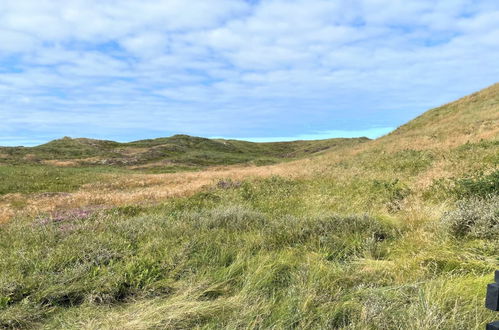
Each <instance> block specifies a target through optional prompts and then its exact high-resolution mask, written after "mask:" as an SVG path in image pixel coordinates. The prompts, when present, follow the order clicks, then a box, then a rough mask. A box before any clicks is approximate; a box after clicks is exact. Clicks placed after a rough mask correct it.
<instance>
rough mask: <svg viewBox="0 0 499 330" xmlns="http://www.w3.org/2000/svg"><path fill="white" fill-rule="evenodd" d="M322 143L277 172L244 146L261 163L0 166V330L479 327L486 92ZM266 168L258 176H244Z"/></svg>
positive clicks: (495, 221)
mask: <svg viewBox="0 0 499 330" xmlns="http://www.w3.org/2000/svg"><path fill="white" fill-rule="evenodd" d="M65 142H66V143H64V145H67V142H68V141H65ZM73 142H74V141H73V140H71V143H73ZM76 142H78V141H76ZM163 142H164V141H159V143H160V144H163V145H164V143H163ZM147 143H149V144H150V143H151V142H150V141H149V142H147ZM203 143H208V142H206V141H203ZM234 143H235V142H234ZM324 143H325V142H317V144H314V148H312V147H311V146H310V145H309V146H303V145H300V146H299V147H296V146H294V147H293V150H292V151H290V149H289V148H290V147H289V146H286V147H285V148H288V149H286V151H285V152H279V155H281V156H279V157H278V156H276V155H277V153H276V152H275V150H277V149H276V148H277V146H275V145H274V146H272V148H271V149H272V150H273V151H272V152H269V151H268V150H267V148H270V147H269V146H259V145H257V146H252V145H246V144H245V145H244V147H245V148H256V147H257V148H261V149H259V150H258V151H251V150H253V149H251V150H250V149H245V151H244V152H243V155H246V156H245V157H243V158H244V161H242V162H239V161H238V162H231V161H227V162H225V161H221V162H220V161H217V162H216V163H215V164H213V163H204V162H201V163H197V164H196V161H195V160H192V158H190V160H189V161H186V162H178V163H177V164H176V165H179V164H181V165H182V166H184V165H185V166H187V167H188V168H179V169H175V170H171V172H174V173H168V171H163V170H160V169H161V168H162V167H161V166H163V165H161V166H159V167H157V166H156V165H157V162H158V159H156V158H154V159H152V158H151V159H148V160H147V161H146V162H144V163H141V164H139V165H144V164H149V166H146V167H139V168H136V166H137V164H138V163H140V162H138V163H137V164H122V163H120V164H117V163H109V164H107V165H105V164H100V163H98V162H97V163H95V164H90V163H88V162H87V163H85V162H83V163H80V162H79V161H78V160H79V159H88V158H89V157H101V158H99V160H102V159H113V157H114V158H116V157H117V156H116V157H115V156H112V155H110V154H109V153H110V152H111V151H109V150H106V151H105V152H104V151H102V153H100V152H101V151H98V152H99V153H100V154H98V155H96V154H95V150H94V151H92V153H89V152H87V153H81V148H80V146H79V145H80V144H81V143H80V142H78V146H79V147H78V148H77V149H78V151H77V152H73V151H74V150H73V149H72V148H74V146H73V147H70V148H69V149H70V151H69V152H67V151H66V152H65V153H64V154H65V155H67V156H64V157H62V156H61V153H59V154H57V153H54V152H53V151H52V152H48V151H46V150H45V151H43V152H44V153H45V154H44V156H40V155H42V154H41V151H39V152H40V154H38V156H37V157H34V156H30V157H26V155H28V154H33V151H32V150H31V151H26V150H21V151H15V152H14V151H10V152H11V153H10V154H9V157H7V156H5V157H4V159H8V160H5V161H4V165H2V166H0V176H1V179H2V180H1V181H0V207H1V209H0V210H1V211H0V222H2V224H1V225H0V238H1V239H0V327H5V328H43V329H58V328H65V329H66V328H68V329H72V328H74V329H76V328H78V329H81V328H83V329H156V328H168V329H188V328H189V329H190V328H202V329H219V328H228V329H239V328H256V329H259V328H265V329H266V328H275V329H290V328H298V329H310V328H317V329H321V328H323V329H402V328H404V329H407V328H410V329H481V328H483V327H484V324H485V323H487V322H490V321H493V320H494V319H496V318H499V317H498V316H496V315H495V314H494V313H493V312H491V311H488V310H486V309H485V307H484V297H485V288H486V284H487V283H489V282H492V281H493V272H494V270H495V269H496V268H499V257H498V256H499V240H498V239H499V85H494V86H492V87H490V88H489V89H486V90H484V91H481V92H479V93H476V94H473V95H470V96H468V97H465V98H463V99H461V100H458V101H456V102H454V103H451V104H448V105H445V106H443V107H440V108H437V109H433V110H430V111H428V112H427V113H425V114H423V115H422V116H420V117H418V118H416V119H415V120H413V121H411V122H409V123H408V124H406V125H404V126H402V127H400V128H398V129H397V130H396V131H394V132H392V133H391V134H389V135H387V136H384V137H382V138H379V139H376V140H362V141H357V140H355V141H348V140H345V141H342V143H337V141H336V142H335V144H334V145H333V146H331V145H329V146H328V147H327V148H326V147H325V146H324V145H322V144H324ZM111 144H112V143H111ZM217 146H218V144H217ZM53 147H54V148H56V149H57V145H56V146H53ZM143 147H144V146H143V145H134V146H130V148H143ZM150 147H151V146H150V145H148V148H150ZM281 147H284V145H279V148H281ZM112 148H117V147H116V145H114V144H112ZM119 148H121V147H119ZM196 148H197V147H194V148H193V149H192V152H193V153H195V149H196ZM238 148H239V149H238V150H239V151H240V150H241V148H242V147H241V146H239V147H238ZM94 149H95V148H94ZM262 149H265V150H264V151H262ZM71 150H73V151H71ZM97 150H102V149H101V147H99V148H97ZM113 150H115V149H113ZM239 151H238V154H237V155H238V158H239V159H241V155H242V154H241V153H240V152H239ZM136 152H137V150H136V149H134V153H135V154H136ZM143 152H146V151H144V150H143ZM262 152H263V153H262ZM3 153H6V151H3ZM16 153H17V154H19V153H22V155H21V156H19V157H17V158H16V157H12V155H13V154H16ZM208 153H209V152H208ZM290 153H291V154H293V153H294V154H293V157H282V155H284V154H286V155H290ZM124 154H125V153H124V152H121V154H120V155H121V156H119V157H118V158H123V155H124ZM54 155H56V156H54ZM262 155H263V156H262ZM269 155H271V156H269ZM264 156H265V157H271V158H273V161H272V163H271V165H264V164H265V163H258V162H257V163H255V162H253V161H252V159H261V157H264ZM78 157H80V158H78ZM178 157H180V158H182V157H184V156H182V154H179V156H178ZM185 157H186V156H185ZM224 157H225V156H224ZM252 157H253V158H252ZM34 159H36V162H35V161H34ZM219 159H223V157H222V158H219ZM229 159H233V158H232V156H230V157H229ZM47 160H51V161H52V163H47V162H46V161H47ZM64 161H71V162H73V163H71V164H68V163H64V164H62V163H57V162H64ZM150 164H155V165H154V166H152V168H156V172H154V171H153V172H151V170H150V168H151V166H150ZM257 165H261V166H257ZM193 167H196V170H195V171H192V169H193ZM158 168H160V169H158ZM158 172H159V173H158Z"/></svg>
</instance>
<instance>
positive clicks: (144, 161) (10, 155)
mask: <svg viewBox="0 0 499 330" xmlns="http://www.w3.org/2000/svg"><path fill="white" fill-rule="evenodd" d="M366 141H369V139H368V138H355V139H327V140H315V141H293V142H272V143H254V142H247V141H239V140H224V139H207V138H201V137H194V136H188V135H174V136H172V137H166V138H157V139H149V140H140V141H134V142H128V143H119V142H114V141H107V140H94V139H86V138H70V137H64V138H62V139H58V140H54V141H51V142H48V143H46V144H42V145H39V146H36V147H1V148H0V162H3V163H6V164H12V163H20V164H24V163H29V164H32V163H42V164H52V165H59V166H79V165H121V166H128V167H133V168H155V167H165V166H166V167H178V166H185V167H205V166H210V165H231V164H243V163H252V164H256V165H265V164H273V163H277V162H281V161H284V160H291V159H297V158H302V157H305V156H310V155H314V154H318V153H321V152H324V151H326V150H335V149H337V148H341V147H347V146H353V145H357V144H360V143H363V142H366Z"/></svg>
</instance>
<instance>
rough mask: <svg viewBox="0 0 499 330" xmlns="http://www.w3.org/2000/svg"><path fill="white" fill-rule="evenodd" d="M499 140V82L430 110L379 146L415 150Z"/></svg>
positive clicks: (389, 135)
mask: <svg viewBox="0 0 499 330" xmlns="http://www.w3.org/2000/svg"><path fill="white" fill-rule="evenodd" d="M497 138H499V83H498V84H495V85H492V86H490V87H488V88H486V89H484V90H481V91H479V92H476V93H473V94H471V95H468V96H465V97H463V98H461V99H459V100H457V101H454V102H452V103H449V104H446V105H443V106H441V107H438V108H435V109H432V110H429V111H427V112H425V113H423V114H422V115H421V116H419V117H417V118H415V119H413V120H411V121H409V122H408V123H407V124H405V125H403V126H401V127H399V128H398V129H396V130H395V131H393V132H391V133H390V134H388V135H387V136H385V137H382V138H381V139H379V140H378V141H377V142H378V143H383V144H384V143H387V144H388V143H390V144H398V145H399V146H400V147H399V148H404V147H410V148H412V149H431V148H452V147H456V146H459V145H462V144H465V143H476V142H479V141H480V140H482V139H484V140H493V139H497Z"/></svg>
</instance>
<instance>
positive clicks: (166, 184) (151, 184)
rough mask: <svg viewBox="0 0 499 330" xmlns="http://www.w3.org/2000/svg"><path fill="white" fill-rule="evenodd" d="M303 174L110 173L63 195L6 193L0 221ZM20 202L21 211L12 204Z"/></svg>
mask: <svg viewBox="0 0 499 330" xmlns="http://www.w3.org/2000/svg"><path fill="white" fill-rule="evenodd" d="M305 172H306V170H305V168H304V167H302V166H297V164H292V163H288V164H283V165H280V166H265V167H256V166H251V167H241V166H234V167H222V168H213V169H209V170H206V171H202V172H187V173H185V172H184V173H172V174H132V175H130V174H126V175H119V174H113V175H112V180H110V181H109V182H110V183H93V184H87V185H84V186H83V187H82V188H80V189H79V190H78V191H76V192H73V193H64V194H35V195H31V196H23V195H20V194H7V195H5V196H3V197H2V198H1V199H0V210H1V213H0V222H6V221H8V220H9V219H12V218H13V217H15V216H29V217H34V216H36V215H38V214H41V213H50V212H54V211H58V210H70V209H75V208H85V207H94V206H104V207H115V206H121V205H129V204H155V203H158V202H161V201H164V200H166V199H168V198H171V197H181V196H189V195H192V194H194V193H196V192H198V191H200V190H201V189H203V188H204V187H206V186H210V185H214V184H215V183H216V182H217V181H219V180H222V179H231V180H235V181H241V180H245V179H251V178H262V177H269V176H272V175H279V176H283V177H297V176H299V175H304V174H305ZM20 202H22V203H23V207H22V208H16V207H15V205H16V204H18V203H20Z"/></svg>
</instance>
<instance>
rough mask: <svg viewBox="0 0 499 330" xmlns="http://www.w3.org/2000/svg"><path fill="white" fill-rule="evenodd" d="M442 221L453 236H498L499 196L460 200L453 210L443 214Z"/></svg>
mask: <svg viewBox="0 0 499 330" xmlns="http://www.w3.org/2000/svg"><path fill="white" fill-rule="evenodd" d="M442 221H443V224H444V226H445V227H446V228H447V230H448V231H449V232H450V234H452V235H453V236H455V237H470V238H496V237H499V196H490V197H488V198H479V197H472V198H469V199H464V200H460V201H458V202H457V204H456V209H455V210H453V211H450V212H447V213H446V214H444V216H443V217H442Z"/></svg>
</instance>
